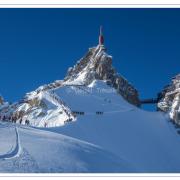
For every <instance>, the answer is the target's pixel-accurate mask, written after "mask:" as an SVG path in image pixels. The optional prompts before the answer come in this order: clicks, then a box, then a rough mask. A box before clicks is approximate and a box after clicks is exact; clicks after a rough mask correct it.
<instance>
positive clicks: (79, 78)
mask: <svg viewBox="0 0 180 180" xmlns="http://www.w3.org/2000/svg"><path fill="white" fill-rule="evenodd" d="M94 80H104V81H106V83H107V84H108V85H111V86H112V87H114V88H115V89H116V90H117V92H118V93H119V94H120V95H121V96H123V97H124V98H125V99H126V100H127V101H128V102H130V103H131V104H134V105H136V106H138V105H140V102H139V97H138V92H137V90H136V89H135V88H134V87H133V86H132V85H131V84H129V83H128V81H127V80H126V79H125V78H124V77H122V76H120V75H119V74H118V73H117V72H116V70H115V69H114V68H113V67H112V57H111V56H109V55H108V54H107V53H106V49H105V47H104V46H103V45H98V46H97V47H95V48H90V49H89V51H88V53H87V54H86V55H85V56H84V57H83V58H82V59H80V61H78V63H77V64H76V65H75V66H74V67H73V68H69V69H68V73H67V76H66V77H65V83H66V84H75V85H89V84H90V83H91V82H92V81H94Z"/></svg>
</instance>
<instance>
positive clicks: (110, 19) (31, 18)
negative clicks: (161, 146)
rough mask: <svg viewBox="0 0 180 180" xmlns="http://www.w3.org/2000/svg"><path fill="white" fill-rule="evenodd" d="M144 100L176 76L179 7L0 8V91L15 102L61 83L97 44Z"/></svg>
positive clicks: (179, 59)
mask: <svg viewBox="0 0 180 180" xmlns="http://www.w3.org/2000/svg"><path fill="white" fill-rule="evenodd" d="M100 25H103V27H104V35H105V44H106V47H107V51H108V53H109V54H110V55H112V56H113V65H114V66H115V67H116V69H117V71H118V72H119V73H120V74H122V75H123V76H124V77H126V78H127V79H128V80H129V81H130V82H131V83H132V84H133V85H134V86H135V87H136V88H137V89H138V90H139V93H140V96H141V97H142V98H149V97H153V96H155V95H156V93H157V92H158V91H160V90H161V89H162V87H163V86H164V85H166V84H167V83H168V82H169V81H170V78H171V77H172V76H174V75H175V74H177V73H179V72H180V9H0V67H1V70H0V93H1V94H2V95H3V96H4V98H5V99H6V100H7V101H11V102H12V101H16V100H18V99H19V98H21V97H23V96H24V94H25V93H26V92H29V91H31V90H34V89H35V88H37V87H38V86H40V85H42V84H45V83H50V82H53V81H54V80H57V79H63V77H64V76H65V74H66V70H67V68H68V67H69V66H73V65H74V64H75V63H76V61H77V60H79V59H80V58H81V57H82V56H83V55H84V54H85V53H86V52H87V50H88V48H89V47H92V46H95V45H97V43H98V33H99V26H100Z"/></svg>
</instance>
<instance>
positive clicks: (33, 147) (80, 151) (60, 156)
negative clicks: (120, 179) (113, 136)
mask: <svg viewBox="0 0 180 180" xmlns="http://www.w3.org/2000/svg"><path fill="white" fill-rule="evenodd" d="M0 129H1V136H0V146H1V148H0V172H1V173H18V172H20V173H68V172H73V173H77V172H78V173H80V172H91V173H92V172H135V171H136V170H135V168H133V167H131V165H130V164H129V163H128V162H126V161H125V160H123V159H120V158H119V157H118V156H116V155H113V154H112V153H109V152H108V151H106V150H104V149H102V148H100V147H98V146H96V145H93V144H90V143H86V142H83V141H80V140H78V139H75V138H71V137H68V136H64V135H61V134H57V133H52V132H47V131H42V130H37V129H33V128H28V127H23V126H21V127H15V126H13V125H12V124H8V123H4V124H2V123H0Z"/></svg>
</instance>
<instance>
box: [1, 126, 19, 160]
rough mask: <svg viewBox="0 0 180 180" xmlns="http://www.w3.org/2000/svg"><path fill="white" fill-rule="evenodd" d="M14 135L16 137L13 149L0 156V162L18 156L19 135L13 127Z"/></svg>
mask: <svg viewBox="0 0 180 180" xmlns="http://www.w3.org/2000/svg"><path fill="white" fill-rule="evenodd" d="M15 135H16V142H15V147H14V148H13V149H12V150H10V151H9V152H7V153H5V154H2V155H0V160H1V159H4V160H6V159H11V158H15V157H17V156H19V154H20V153H21V145H20V139H19V133H18V129H17V127H15Z"/></svg>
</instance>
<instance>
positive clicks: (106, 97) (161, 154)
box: [48, 81, 180, 172]
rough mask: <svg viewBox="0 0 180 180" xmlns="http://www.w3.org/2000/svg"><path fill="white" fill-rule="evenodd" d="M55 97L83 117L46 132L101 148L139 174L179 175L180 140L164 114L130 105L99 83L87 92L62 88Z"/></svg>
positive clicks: (74, 87) (85, 89) (79, 88)
mask: <svg viewBox="0 0 180 180" xmlns="http://www.w3.org/2000/svg"><path fill="white" fill-rule="evenodd" d="M98 89H100V90H101V92H99V90H98ZM55 93H56V94H57V95H58V96H60V97H61V99H63V101H65V102H66V104H67V105H68V106H69V107H70V108H71V109H72V110H73V111H80V112H84V115H77V121H76V122H72V123H69V124H67V125H65V126H62V127H59V128H50V129H48V130H50V131H54V132H57V133H61V134H65V135H68V136H71V137H75V138H77V139H80V140H83V141H87V142H89V143H93V144H96V145H98V146H101V147H102V148H103V149H106V150H108V151H111V152H112V153H114V154H116V155H118V156H119V157H123V158H124V159H125V160H127V162H129V163H130V164H131V165H132V166H133V167H136V168H137V169H138V171H140V172H180V156H179V151H180V136H179V135H178V134H177V132H176V130H175V128H174V127H173V126H172V124H171V123H170V122H169V120H168V118H167V117H166V116H165V114H163V113H161V112H146V111H143V110H141V109H139V108H137V107H135V106H133V105H130V104H129V103H127V102H126V101H125V100H124V99H123V98H122V97H121V96H119V95H118V94H116V93H115V92H113V89H112V88H111V87H109V86H107V85H106V84H105V83H104V82H103V81H94V82H93V83H92V84H91V85H90V86H89V88H88V87H83V86H74V85H73V86H64V87H62V88H57V89H56V90H55ZM97 111H100V112H103V114H101V115H99V114H96V112H97Z"/></svg>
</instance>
